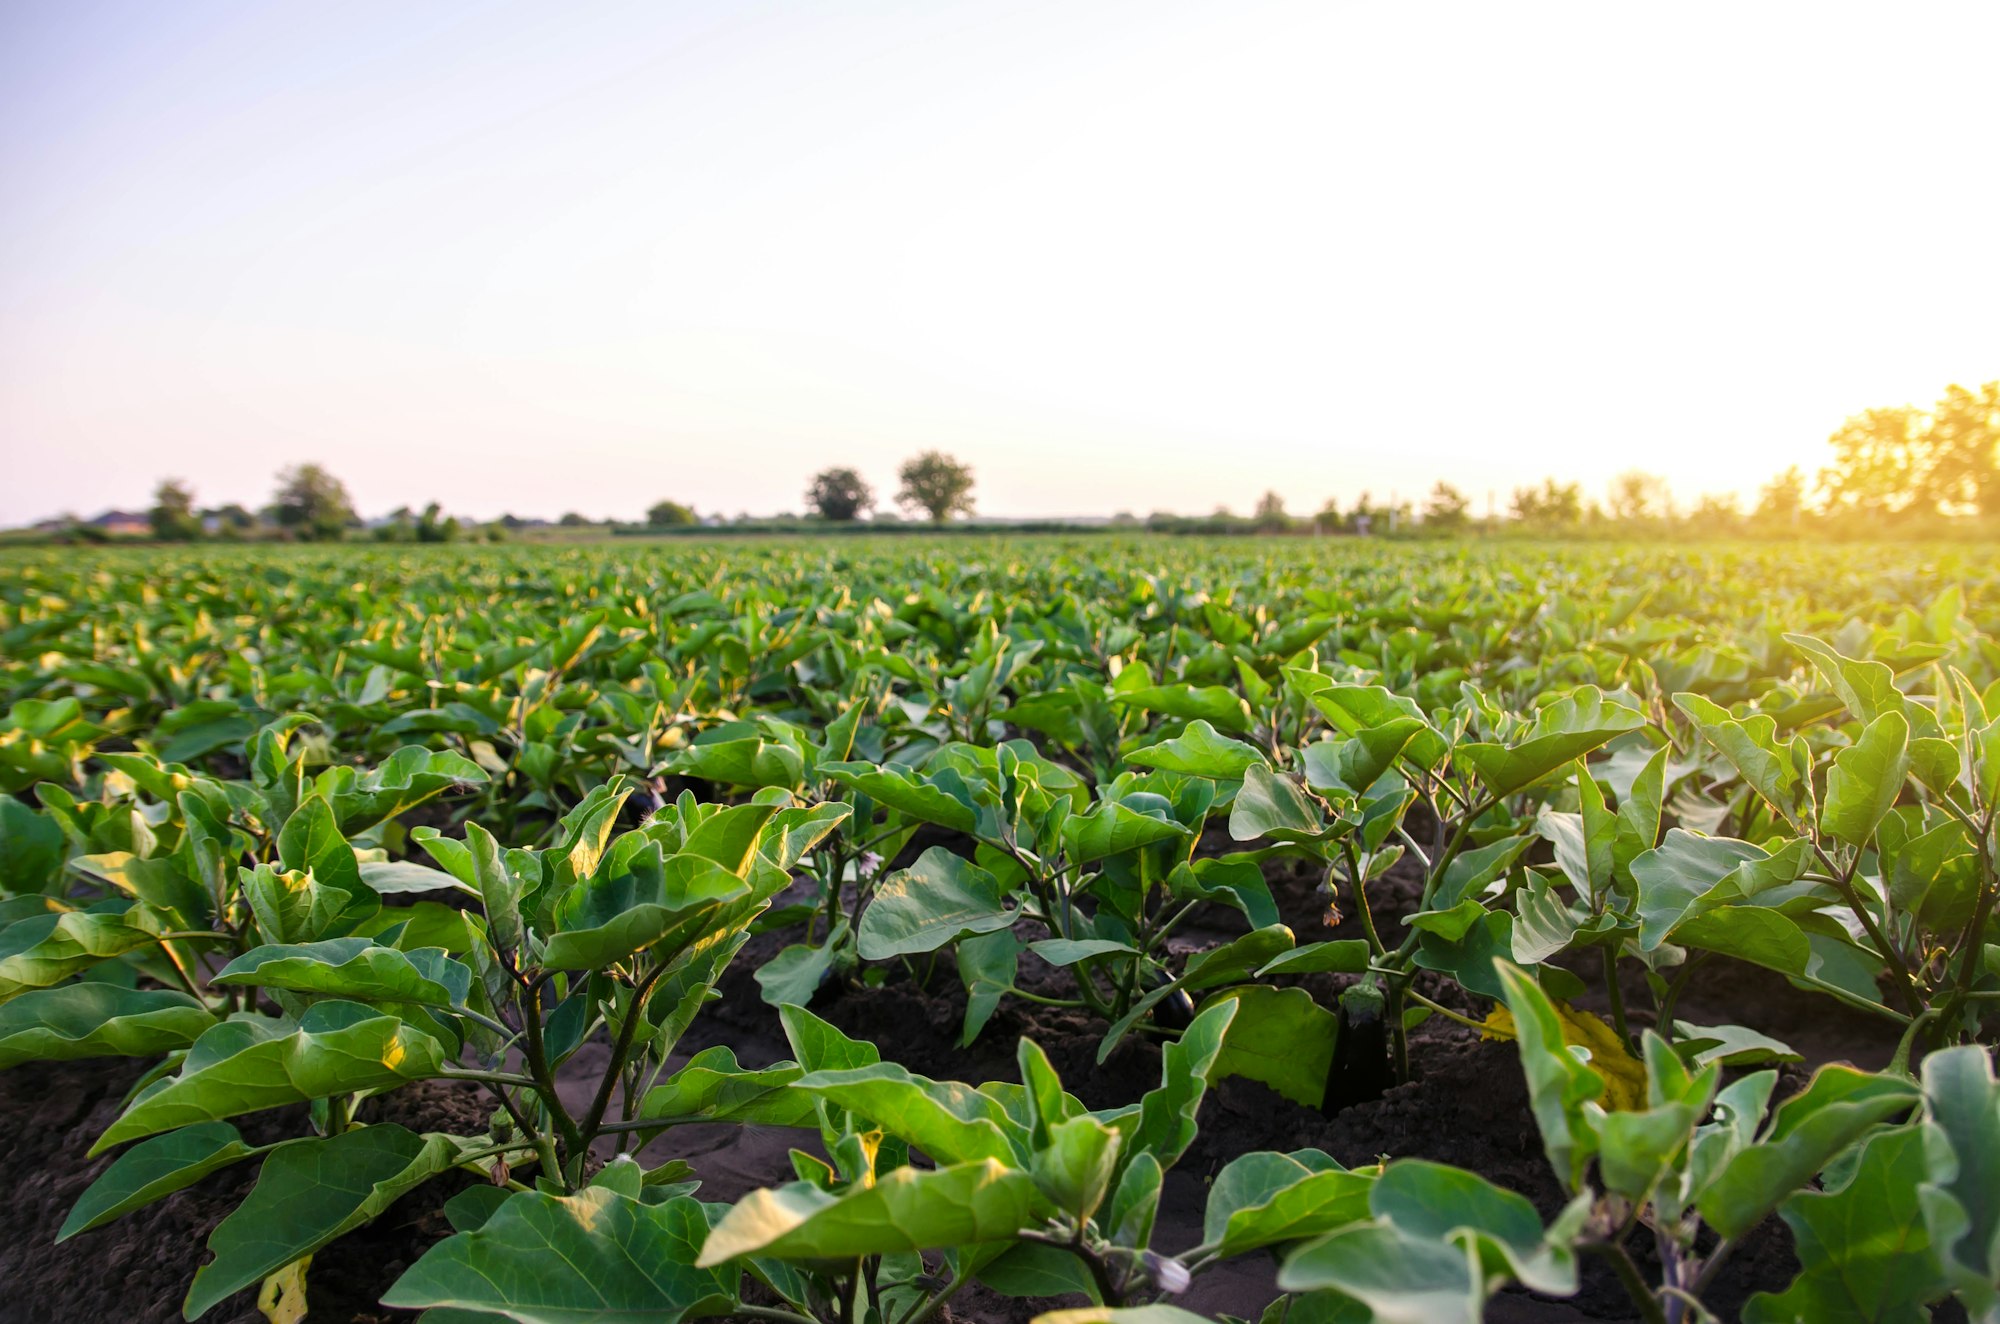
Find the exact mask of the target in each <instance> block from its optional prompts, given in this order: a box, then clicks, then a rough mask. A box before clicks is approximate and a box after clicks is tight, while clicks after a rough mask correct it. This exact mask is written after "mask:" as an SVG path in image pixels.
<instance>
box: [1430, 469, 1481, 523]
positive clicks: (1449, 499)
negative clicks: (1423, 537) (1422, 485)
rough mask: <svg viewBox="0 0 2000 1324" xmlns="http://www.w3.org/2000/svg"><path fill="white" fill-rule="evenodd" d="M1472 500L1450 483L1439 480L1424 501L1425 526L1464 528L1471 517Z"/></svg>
mask: <svg viewBox="0 0 2000 1324" xmlns="http://www.w3.org/2000/svg"><path fill="white" fill-rule="evenodd" d="M1471 510H1472V501H1471V499H1470V498H1468V497H1467V496H1466V495H1465V493H1463V492H1461V491H1459V490H1458V489H1457V488H1455V487H1453V486H1452V485H1451V484H1450V483H1447V482H1444V481H1443V480H1439V482H1438V485H1437V486H1436V487H1433V488H1432V489H1431V494H1430V496H1429V497H1428V498H1427V499H1426V500H1425V501H1424V527H1426V528H1434V529H1441V530H1446V531H1450V530H1454V529H1462V528H1464V527H1465V526H1466V523H1467V522H1468V521H1469V520H1470V519H1471V514H1470V512H1471Z"/></svg>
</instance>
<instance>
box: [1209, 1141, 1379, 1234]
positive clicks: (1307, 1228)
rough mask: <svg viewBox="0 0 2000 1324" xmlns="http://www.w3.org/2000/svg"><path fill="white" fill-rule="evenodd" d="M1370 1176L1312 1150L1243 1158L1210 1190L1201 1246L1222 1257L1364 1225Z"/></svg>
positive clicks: (1225, 1170)
mask: <svg viewBox="0 0 2000 1324" xmlns="http://www.w3.org/2000/svg"><path fill="white" fill-rule="evenodd" d="M1375 1177H1376V1174H1375V1173H1374V1172H1372V1171H1366V1172H1350V1171H1348V1170H1347V1169H1346V1168H1343V1167H1341V1166H1340V1164H1338V1163H1336V1162H1334V1160H1333V1159H1332V1158H1331V1157H1329V1156H1328V1155H1326V1154H1324V1153H1322V1152H1320V1151H1319V1150H1317V1149H1301V1150H1297V1151H1295V1152H1293V1153H1290V1154H1277V1153H1272V1152H1270V1151H1262V1152H1258V1153H1252V1154H1245V1155H1243V1156H1242V1157H1240V1158H1237V1159H1234V1160H1232V1161H1231V1162H1230V1163H1228V1164H1227V1165H1226V1166H1224V1168H1223V1169H1222V1171H1221V1172H1219V1173H1217V1174H1216V1176H1215V1181H1214V1183H1213V1184H1212V1185H1211V1186H1210V1187H1209V1190H1208V1205H1207V1208H1206V1210H1205V1211H1204V1212H1203V1215H1202V1233H1201V1235H1202V1244H1203V1246H1204V1247H1206V1248H1208V1249H1210V1250H1211V1251H1212V1253H1214V1254H1215V1255H1216V1256H1218V1257H1220V1258H1227V1257H1229V1256H1232V1255H1241V1254H1244V1253H1246V1252H1248V1251H1253V1250H1258V1249H1261V1248H1262V1247H1265V1246H1275V1245H1279V1244H1281V1243H1283V1242H1288V1241H1304V1240H1305V1239H1307V1238H1309V1237H1317V1236H1322V1235H1324V1234H1326V1233H1328V1232H1333V1231H1336V1230H1337V1229H1339V1228H1343V1227H1346V1226H1348V1225H1350V1224H1353V1223H1359V1222H1365V1221H1367V1220H1368V1218H1369V1217H1370V1216H1371V1212H1370V1209H1369V1206H1368V1192H1369V1190H1370V1188H1371V1187H1373V1186H1374V1184H1375Z"/></svg>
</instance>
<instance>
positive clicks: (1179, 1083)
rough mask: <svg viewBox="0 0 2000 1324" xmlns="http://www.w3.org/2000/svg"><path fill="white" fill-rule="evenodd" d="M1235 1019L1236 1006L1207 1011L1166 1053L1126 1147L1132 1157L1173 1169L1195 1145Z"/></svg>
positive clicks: (1223, 1005) (1167, 1047)
mask: <svg viewBox="0 0 2000 1324" xmlns="http://www.w3.org/2000/svg"><path fill="white" fill-rule="evenodd" d="M1235 1016H1236V1004H1235V1003H1234V1002H1224V1003H1221V1004H1220V1005H1217V1006H1213V1007H1208V1008H1206V1009H1204V1010H1203V1011H1201V1012H1200V1013H1198V1014H1197V1015H1196V1016H1195V1018H1194V1020H1193V1021H1192V1022H1191V1023H1190V1024H1189V1025H1188V1027H1187V1029H1186V1030H1184V1031H1182V1033H1181V1037H1180V1038H1179V1039H1177V1040H1175V1041H1174V1042H1172V1043H1170V1044H1168V1045H1167V1046H1166V1047H1165V1048H1164V1049H1162V1050H1161V1052H1160V1084H1159V1087H1158V1088H1157V1089H1152V1090H1148V1091H1147V1092H1146V1095H1145V1097H1144V1098H1142V1099H1140V1100H1139V1118H1138V1125H1137V1127H1136V1128H1135V1129H1134V1130H1133V1132H1132V1136H1131V1138H1130V1140H1128V1141H1127V1143H1126V1145H1125V1150H1126V1152H1127V1153H1128V1154H1133V1155H1138V1154H1146V1155H1150V1156H1151V1157H1152V1158H1154V1159H1156V1160H1157V1161H1158V1162H1159V1165H1160V1166H1161V1167H1162V1168H1169V1167H1172V1166H1173V1164H1174V1161H1175V1160H1177V1159H1178V1158H1180V1156H1181V1155H1182V1154H1184V1153H1186V1152H1187V1147H1188V1146H1189V1145H1191V1144H1193V1143H1194V1137H1195V1115H1196V1113H1198V1112H1199V1111H1200V1109H1201V1100H1202V1097H1203V1096H1204V1095H1205V1094H1206V1093H1207V1092H1208V1083H1209V1078H1210V1076H1211V1075H1212V1074H1213V1073H1214V1071H1215V1064H1216V1061H1217V1059H1219V1058H1220V1057H1221V1056H1222V1045H1223V1042H1224V1040H1225V1039H1226V1037H1227V1036H1228V1033H1229V1026H1230V1022H1231V1021H1232V1020H1233V1019H1234V1018H1235Z"/></svg>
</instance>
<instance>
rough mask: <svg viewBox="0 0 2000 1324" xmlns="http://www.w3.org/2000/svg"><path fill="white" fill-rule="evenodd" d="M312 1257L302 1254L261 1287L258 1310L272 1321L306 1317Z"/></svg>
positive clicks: (294, 1323)
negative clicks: (308, 1277) (308, 1268)
mask: <svg viewBox="0 0 2000 1324" xmlns="http://www.w3.org/2000/svg"><path fill="white" fill-rule="evenodd" d="M312 1258H313V1257H312V1256H310V1255H301V1256H300V1257H299V1258H298V1259H296V1260H293V1261H292V1262H291V1263H290V1264H287V1265H286V1266H285V1267H284V1268H282V1269H280V1270H278V1271H277V1272H276V1273H274V1274H272V1275H271V1276H270V1277H269V1278H266V1279H265V1280H264V1285H263V1286H262V1287H260V1288H258V1289H257V1309H258V1310H259V1311H260V1312H262V1314H263V1316H264V1318H265V1319H268V1320H270V1321H271V1324H299V1321H300V1320H302V1319H304V1318H305V1317H306V1267H307V1266H308V1265H310V1264H311V1263H312Z"/></svg>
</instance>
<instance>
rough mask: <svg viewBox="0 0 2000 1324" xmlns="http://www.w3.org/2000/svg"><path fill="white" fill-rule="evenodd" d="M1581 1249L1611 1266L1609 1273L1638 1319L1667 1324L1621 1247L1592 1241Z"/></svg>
mask: <svg viewBox="0 0 2000 1324" xmlns="http://www.w3.org/2000/svg"><path fill="white" fill-rule="evenodd" d="M1583 1249H1584V1250H1587V1251H1590V1252H1591V1253H1592V1254H1594V1255H1596V1256H1597V1257H1598V1258H1599V1259H1601V1260H1603V1261H1604V1262H1605V1263H1606V1264H1609V1265H1610V1266H1611V1272H1613V1273H1614V1274H1616V1275H1618V1282H1619V1285H1620V1286H1622V1287H1623V1288H1624V1289H1625V1295H1627V1296H1629V1297H1631V1298H1632V1304H1633V1305H1634V1306H1636V1307H1638V1310H1639V1318H1640V1319H1642V1320H1644V1321H1645V1322H1646V1324H1667V1316H1666V1312H1664V1311H1662V1310H1661V1309H1660V1303H1659V1300H1658V1299H1657V1298H1655V1297H1654V1295H1653V1291H1652V1289H1651V1288H1649V1287H1647V1286H1646V1280H1645V1279H1644V1278H1642V1277H1641V1276H1640V1275H1639V1267H1638V1266H1637V1265H1635V1264H1633V1263H1632V1257H1631V1256H1630V1255H1628V1254H1626V1253H1625V1248H1624V1247H1623V1246H1620V1245H1618V1244H1616V1243H1615V1242H1610V1241H1593V1242H1587V1243H1586V1244H1585V1245H1584V1246H1583Z"/></svg>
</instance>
